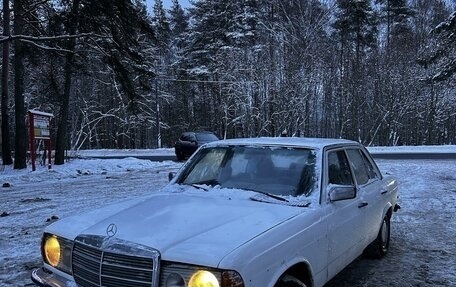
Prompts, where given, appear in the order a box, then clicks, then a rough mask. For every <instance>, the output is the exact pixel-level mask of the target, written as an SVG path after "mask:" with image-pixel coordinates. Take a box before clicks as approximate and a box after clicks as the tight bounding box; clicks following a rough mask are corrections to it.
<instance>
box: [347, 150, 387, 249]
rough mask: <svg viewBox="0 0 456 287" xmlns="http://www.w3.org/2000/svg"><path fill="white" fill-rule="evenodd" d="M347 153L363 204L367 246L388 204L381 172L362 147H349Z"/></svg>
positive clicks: (376, 230) (377, 228)
mask: <svg viewBox="0 0 456 287" xmlns="http://www.w3.org/2000/svg"><path fill="white" fill-rule="evenodd" d="M347 154H348V158H349V161H350V165H351V168H352V170H353V173H354V175H355V181H356V185H357V188H358V193H359V196H360V198H361V202H362V206H363V207H362V209H363V211H364V217H365V220H366V222H365V224H366V226H365V234H366V235H365V236H366V241H365V242H364V245H365V246H367V245H368V244H369V243H371V242H372V241H373V240H374V239H375V238H376V237H377V234H378V231H379V229H380V225H381V222H382V219H383V209H384V206H385V205H386V202H385V200H383V194H382V192H383V191H382V180H381V174H380V171H379V170H378V168H377V167H376V166H375V165H374V164H373V163H372V162H371V161H370V160H369V158H368V155H367V154H366V153H365V152H364V151H363V150H362V149H360V148H349V149H347ZM385 190H386V189H385Z"/></svg>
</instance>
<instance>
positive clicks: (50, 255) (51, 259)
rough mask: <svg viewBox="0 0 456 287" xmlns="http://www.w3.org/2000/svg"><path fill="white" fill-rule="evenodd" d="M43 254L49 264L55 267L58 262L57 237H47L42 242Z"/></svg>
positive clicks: (58, 248) (58, 245) (58, 244)
mask: <svg viewBox="0 0 456 287" xmlns="http://www.w3.org/2000/svg"><path fill="white" fill-rule="evenodd" d="M44 255H45V259H46V261H47V262H48V263H49V265H51V266H53V267H57V265H58V264H59V262H60V243H59V241H58V240H57V237H54V236H52V237H48V238H47V239H46V241H45V242H44Z"/></svg>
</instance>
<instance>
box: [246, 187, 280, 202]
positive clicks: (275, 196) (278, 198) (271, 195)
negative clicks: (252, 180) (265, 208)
mask: <svg viewBox="0 0 456 287" xmlns="http://www.w3.org/2000/svg"><path fill="white" fill-rule="evenodd" d="M251 191H253V192H256V193H260V194H263V195H266V196H267V197H270V198H274V199H277V200H280V201H285V202H288V199H286V198H283V197H281V196H279V195H275V194H272V193H269V192H265V191H259V190H252V189H251ZM250 199H252V200H257V199H256V198H255V197H251V198H250ZM257 201H259V200H257Z"/></svg>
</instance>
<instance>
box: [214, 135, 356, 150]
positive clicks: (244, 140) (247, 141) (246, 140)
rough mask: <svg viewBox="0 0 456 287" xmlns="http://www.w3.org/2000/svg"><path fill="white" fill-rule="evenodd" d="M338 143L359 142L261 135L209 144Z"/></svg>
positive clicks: (317, 146) (303, 145)
mask: <svg viewBox="0 0 456 287" xmlns="http://www.w3.org/2000/svg"><path fill="white" fill-rule="evenodd" d="M337 144H359V143H357V142H355V141H351V140H344V139H330V138H300V137H260V138H239V139H227V140H220V141H216V142H211V143H209V144H207V146H220V145H272V146H296V147H309V148H316V149H323V148H324V147H326V146H330V145H337Z"/></svg>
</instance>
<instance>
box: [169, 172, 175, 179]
mask: <svg viewBox="0 0 456 287" xmlns="http://www.w3.org/2000/svg"><path fill="white" fill-rule="evenodd" d="M174 176H175V174H174V172H170V173H168V181H171V180H173V178H174Z"/></svg>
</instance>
